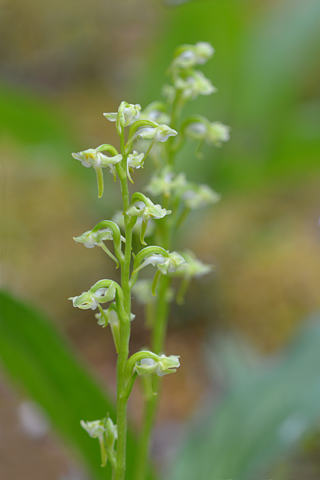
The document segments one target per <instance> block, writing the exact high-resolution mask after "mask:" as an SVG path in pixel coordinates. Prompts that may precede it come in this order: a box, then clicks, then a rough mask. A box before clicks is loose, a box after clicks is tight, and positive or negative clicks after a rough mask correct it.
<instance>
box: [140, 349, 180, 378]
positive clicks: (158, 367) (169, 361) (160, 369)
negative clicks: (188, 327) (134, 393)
mask: <svg viewBox="0 0 320 480" xmlns="http://www.w3.org/2000/svg"><path fill="white" fill-rule="evenodd" d="M146 353H147V352H146ZM153 356H154V357H156V358H157V360H155V359H154V358H151V357H147V356H146V358H142V359H141V360H138V361H137V362H136V364H135V366H134V371H135V372H136V373H137V374H138V375H149V374H150V373H156V374H157V375H158V376H159V377H163V376H164V375H169V374H170V373H174V372H176V371H177V368H178V367H179V366H180V362H179V357H178V356H177V355H170V356H169V357H167V356H166V355H160V356H159V355H155V354H153Z"/></svg>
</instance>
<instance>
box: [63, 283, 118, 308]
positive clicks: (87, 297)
mask: <svg viewBox="0 0 320 480" xmlns="http://www.w3.org/2000/svg"><path fill="white" fill-rule="evenodd" d="M115 294H116V291H115V287H114V285H113V284H111V285H110V286H109V287H102V288H98V289H97V290H95V286H93V287H92V288H91V289H90V290H89V291H88V292H82V293H81V295H78V296H77V297H70V298H69V300H72V303H73V306H74V307H77V308H80V309H81V310H88V309H89V308H91V310H95V309H96V308H97V307H98V305H99V303H105V302H111V301H112V300H113V299H114V297H115Z"/></svg>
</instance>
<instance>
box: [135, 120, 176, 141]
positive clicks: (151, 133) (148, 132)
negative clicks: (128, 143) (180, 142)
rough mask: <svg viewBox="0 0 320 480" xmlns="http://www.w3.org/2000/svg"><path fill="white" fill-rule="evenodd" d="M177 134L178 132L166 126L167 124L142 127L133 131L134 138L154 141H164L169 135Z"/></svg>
mask: <svg viewBox="0 0 320 480" xmlns="http://www.w3.org/2000/svg"><path fill="white" fill-rule="evenodd" d="M175 135H178V132H176V131H175V130H173V129H172V128H170V127H168V125H165V124H160V125H157V126H156V127H142V128H139V129H138V130H137V132H136V133H135V135H134V136H135V138H136V139H146V140H152V141H153V143H155V142H166V141H167V140H168V138H169V137H174V136H175Z"/></svg>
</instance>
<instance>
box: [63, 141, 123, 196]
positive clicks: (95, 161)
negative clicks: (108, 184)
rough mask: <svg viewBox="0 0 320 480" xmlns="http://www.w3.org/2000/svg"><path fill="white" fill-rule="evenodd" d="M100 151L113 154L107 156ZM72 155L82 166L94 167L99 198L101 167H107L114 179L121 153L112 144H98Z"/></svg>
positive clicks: (101, 193) (101, 189) (101, 183)
mask: <svg viewBox="0 0 320 480" xmlns="http://www.w3.org/2000/svg"><path fill="white" fill-rule="evenodd" d="M102 152H109V153H112V154H113V155H112V156H111V157H109V156H108V155H104V154H103V153H102ZM72 156H73V158H75V159H76V160H79V161H80V162H81V163H82V165H83V166H84V167H86V168H89V167H93V168H94V169H95V171H96V175H97V182H98V196H99V198H101V197H102V195H103V188H104V186H103V173H102V168H105V167H109V168H110V171H111V173H112V174H113V176H114V179H115V176H116V170H115V165H116V164H117V163H119V162H121V160H122V155H121V154H118V152H117V150H116V149H115V148H114V147H113V146H112V145H100V147H97V148H89V149H88V150H83V151H82V152H78V153H73V154H72Z"/></svg>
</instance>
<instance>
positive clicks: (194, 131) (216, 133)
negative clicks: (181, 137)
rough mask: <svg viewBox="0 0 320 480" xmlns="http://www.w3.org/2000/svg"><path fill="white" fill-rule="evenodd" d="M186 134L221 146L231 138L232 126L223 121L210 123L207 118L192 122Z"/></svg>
mask: <svg viewBox="0 0 320 480" xmlns="http://www.w3.org/2000/svg"><path fill="white" fill-rule="evenodd" d="M186 134H187V135H188V136H189V137H191V138H194V139H196V140H205V141H206V142H207V143H208V144H209V145H215V146H216V147H221V145H222V142H227V141H228V140H230V127H228V126H227V125H224V124H223V123H221V122H212V123H210V122H209V121H208V120H207V119H205V118H204V119H203V120H202V121H199V122H193V123H190V124H189V125H188V126H187V127H186Z"/></svg>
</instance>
